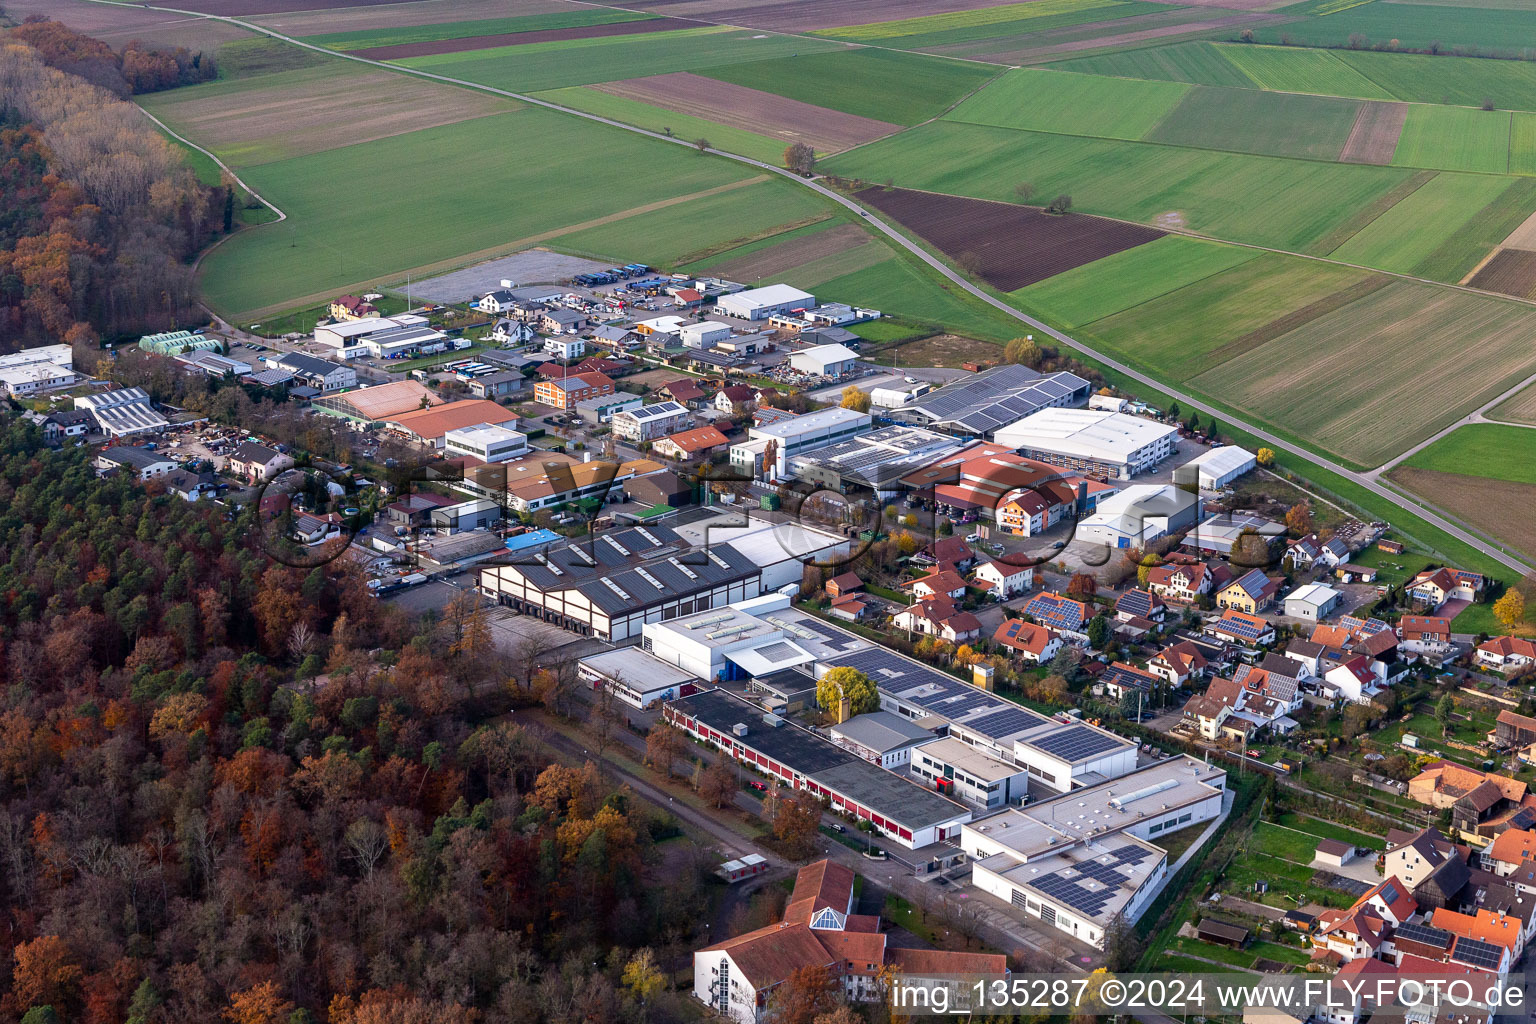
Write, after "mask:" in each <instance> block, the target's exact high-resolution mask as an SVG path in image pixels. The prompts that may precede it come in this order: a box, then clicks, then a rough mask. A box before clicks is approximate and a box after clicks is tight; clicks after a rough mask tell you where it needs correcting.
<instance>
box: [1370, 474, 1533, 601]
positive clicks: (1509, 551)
mask: <svg viewBox="0 0 1536 1024" xmlns="http://www.w3.org/2000/svg"><path fill="white" fill-rule="evenodd" d="M1393 468H1394V469H1395V468H1397V467H1395V466H1394V467H1393ZM1410 468H1412V467H1410ZM1429 472H1432V473H1433V472H1437V470H1429ZM1448 475H1459V474H1448ZM1381 479H1382V480H1385V481H1386V486H1387V489H1388V490H1392V491H1396V492H1397V494H1398V496H1399V497H1401V498H1403V499H1404V500H1406V501H1407V502H1409V503H1410V504H1417V505H1418V507H1419V508H1421V509H1428V508H1430V506H1429V505H1427V504H1425V501H1424V499H1423V498H1420V497H1419V496H1418V495H1417V494H1415V493H1414V492H1412V491H1410V490H1408V488H1406V487H1404V486H1403V485H1401V484H1399V483H1398V482H1397V481H1396V480H1393V479H1392V478H1391V477H1390V476H1387V475H1385V474H1383V475H1382V477H1381ZM1475 479H1483V478H1481V477H1479V478H1475ZM1503 482H1505V483H1513V482H1514V481H1503ZM1436 511H1437V512H1438V514H1439V515H1441V516H1443V517H1445V518H1446V519H1448V520H1450V521H1451V522H1453V523H1455V524H1456V525H1457V526H1458V527H1459V528H1461V529H1463V530H1465V531H1467V532H1468V533H1471V534H1475V535H1476V536H1477V537H1479V538H1481V539H1482V541H1483V543H1485V544H1488V545H1490V546H1492V547H1495V548H1497V549H1499V551H1500V552H1502V553H1503V554H1504V555H1507V556H1508V557H1510V558H1513V559H1517V560H1518V559H1519V558H1520V557H1521V555H1520V553H1519V552H1517V551H1515V550H1514V549H1513V548H1511V547H1510V546H1509V545H1507V544H1505V543H1504V542H1503V541H1501V540H1499V539H1497V538H1495V537H1493V536H1492V535H1490V534H1488V533H1485V532H1484V531H1482V530H1480V529H1478V528H1477V527H1475V526H1473V525H1472V524H1471V523H1469V522H1467V521H1466V520H1465V519H1462V518H1461V517H1460V516H1457V515H1455V514H1454V513H1451V512H1440V511H1439V510H1438V509H1436ZM1500 561H1503V559H1502V558H1501V559H1500ZM1526 575H1530V573H1529V572H1527V573H1526Z"/></svg>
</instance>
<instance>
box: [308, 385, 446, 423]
mask: <svg viewBox="0 0 1536 1024" xmlns="http://www.w3.org/2000/svg"><path fill="white" fill-rule="evenodd" d="M423 398H425V399H426V400H427V403H428V404H429V405H442V404H443V400H442V399H441V398H439V397H438V396H437V395H434V394H433V393H432V392H431V391H429V390H427V389H426V388H425V387H424V386H422V385H421V384H419V383H417V382H416V381H414V380H397V381H395V382H393V383H391V384H377V385H374V386H373V387H371V388H360V389H358V390H357V391H348V392H347V393H346V394H345V395H332V396H329V397H328V398H327V399H325V401H326V402H331V403H335V404H336V405H337V406H338V407H340V408H342V409H344V410H346V411H349V412H351V413H353V414H354V415H356V416H359V417H361V418H362V419H365V420H383V419H388V418H389V417H391V416H398V415H400V414H401V413H407V412H411V411H412V410H415V409H420V408H421V400H422V399H423Z"/></svg>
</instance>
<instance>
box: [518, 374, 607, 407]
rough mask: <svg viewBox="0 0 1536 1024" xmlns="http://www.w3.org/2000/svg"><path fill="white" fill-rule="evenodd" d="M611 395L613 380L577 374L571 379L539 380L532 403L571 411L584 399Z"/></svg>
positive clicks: (599, 375)
mask: <svg viewBox="0 0 1536 1024" xmlns="http://www.w3.org/2000/svg"><path fill="white" fill-rule="evenodd" d="M611 394H613V380H612V379H611V378H609V377H608V376H607V375H605V374H601V373H578V374H576V375H574V376H571V377H562V378H557V379H555V380H541V381H538V382H537V383H535V384H534V386H533V398H534V401H536V402H538V403H539V404H541V405H547V406H550V407H551V408H555V409H572V408H575V406H576V403H577V402H580V401H582V400H584V399H588V398H597V397H598V396H600V395H611Z"/></svg>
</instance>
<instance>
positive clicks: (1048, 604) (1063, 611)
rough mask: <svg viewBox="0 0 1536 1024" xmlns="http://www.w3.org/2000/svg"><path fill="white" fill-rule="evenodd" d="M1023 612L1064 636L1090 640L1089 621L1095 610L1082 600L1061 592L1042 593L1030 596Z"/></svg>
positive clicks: (1084, 641) (1084, 640)
mask: <svg viewBox="0 0 1536 1024" xmlns="http://www.w3.org/2000/svg"><path fill="white" fill-rule="evenodd" d="M1021 613H1022V614H1023V615H1026V616H1028V617H1030V618H1032V619H1034V620H1035V621H1036V622H1038V623H1040V624H1041V625H1043V626H1049V627H1050V628H1051V629H1054V630H1056V632H1058V633H1060V634H1062V635H1063V636H1066V637H1070V638H1071V639H1074V640H1078V641H1081V642H1082V643H1087V642H1088V633H1087V629H1088V621H1089V620H1090V619H1092V618H1093V611H1092V610H1091V609H1090V608H1089V607H1088V606H1087V605H1086V604H1084V603H1083V602H1081V601H1074V600H1073V599H1072V598H1070V597H1062V596H1061V595H1060V594H1052V593H1041V594H1036V595H1035V596H1034V597H1032V598H1030V599H1029V602H1028V603H1027V604H1025V605H1024V607H1023V608H1022V609H1021Z"/></svg>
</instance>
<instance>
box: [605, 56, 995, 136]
mask: <svg viewBox="0 0 1536 1024" xmlns="http://www.w3.org/2000/svg"><path fill="white" fill-rule="evenodd" d="M793 42H795V43H796V44H798V46H797V50H798V52H797V53H795V54H794V55H779V56H778V58H777V59H772V60H763V59H754V60H750V61H747V60H743V61H741V62H739V63H727V62H725V61H715V62H714V63H715V64H716V65H717V66H715V67H709V68H706V69H703V70H699V71H698V73H699V74H701V75H705V76H706V77H709V78H714V79H718V80H719V81H722V82H732V83H734V84H736V85H744V86H747V87H748V88H750V89H761V90H762V91H763V92H771V93H774V94H775V95H778V96H786V97H788V98H789V99H792V100H800V101H801V102H803V103H814V104H816V105H818V106H823V107H831V108H832V109H833V110H842V111H846V112H847V113H850V114H857V115H859V116H860V117H872V118H875V119H876V120H879V121H890V122H892V123H894V124H907V125H911V124H917V123H918V122H920V121H924V120H927V119H928V118H930V117H935V116H937V115H939V114H941V113H943V112H944V111H945V110H946V109H948V108H949V107H950V106H951V105H953V104H954V103H957V102H958V101H959V100H961V99H962V98H963V97H964V96H965V95H966V94H967V93H969V92H971V91H972V90H973V89H976V88H979V87H980V86H981V85H982V84H983V83H984V82H986V81H988V80H989V79H991V78H993V77H994V76H996V75H997V73H998V70H999V69H997V68H993V67H988V66H984V65H980V64H970V63H964V62H961V61H954V60H944V59H942V58H939V57H928V56H924V55H922V54H914V53H901V52H899V51H895V50H877V49H859V50H848V49H846V48H843V47H842V46H840V45H839V44H836V43H832V42H828V43H825V44H821V43H818V42H815V41H813V40H807V39H806V38H805V37H803V36H801V37H797V38H796V39H794V40H793ZM823 46H825V47H837V52H835V53H818V52H814V51H815V50H817V49H821V48H823ZM609 77H619V76H609ZM625 77H628V76H625Z"/></svg>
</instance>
